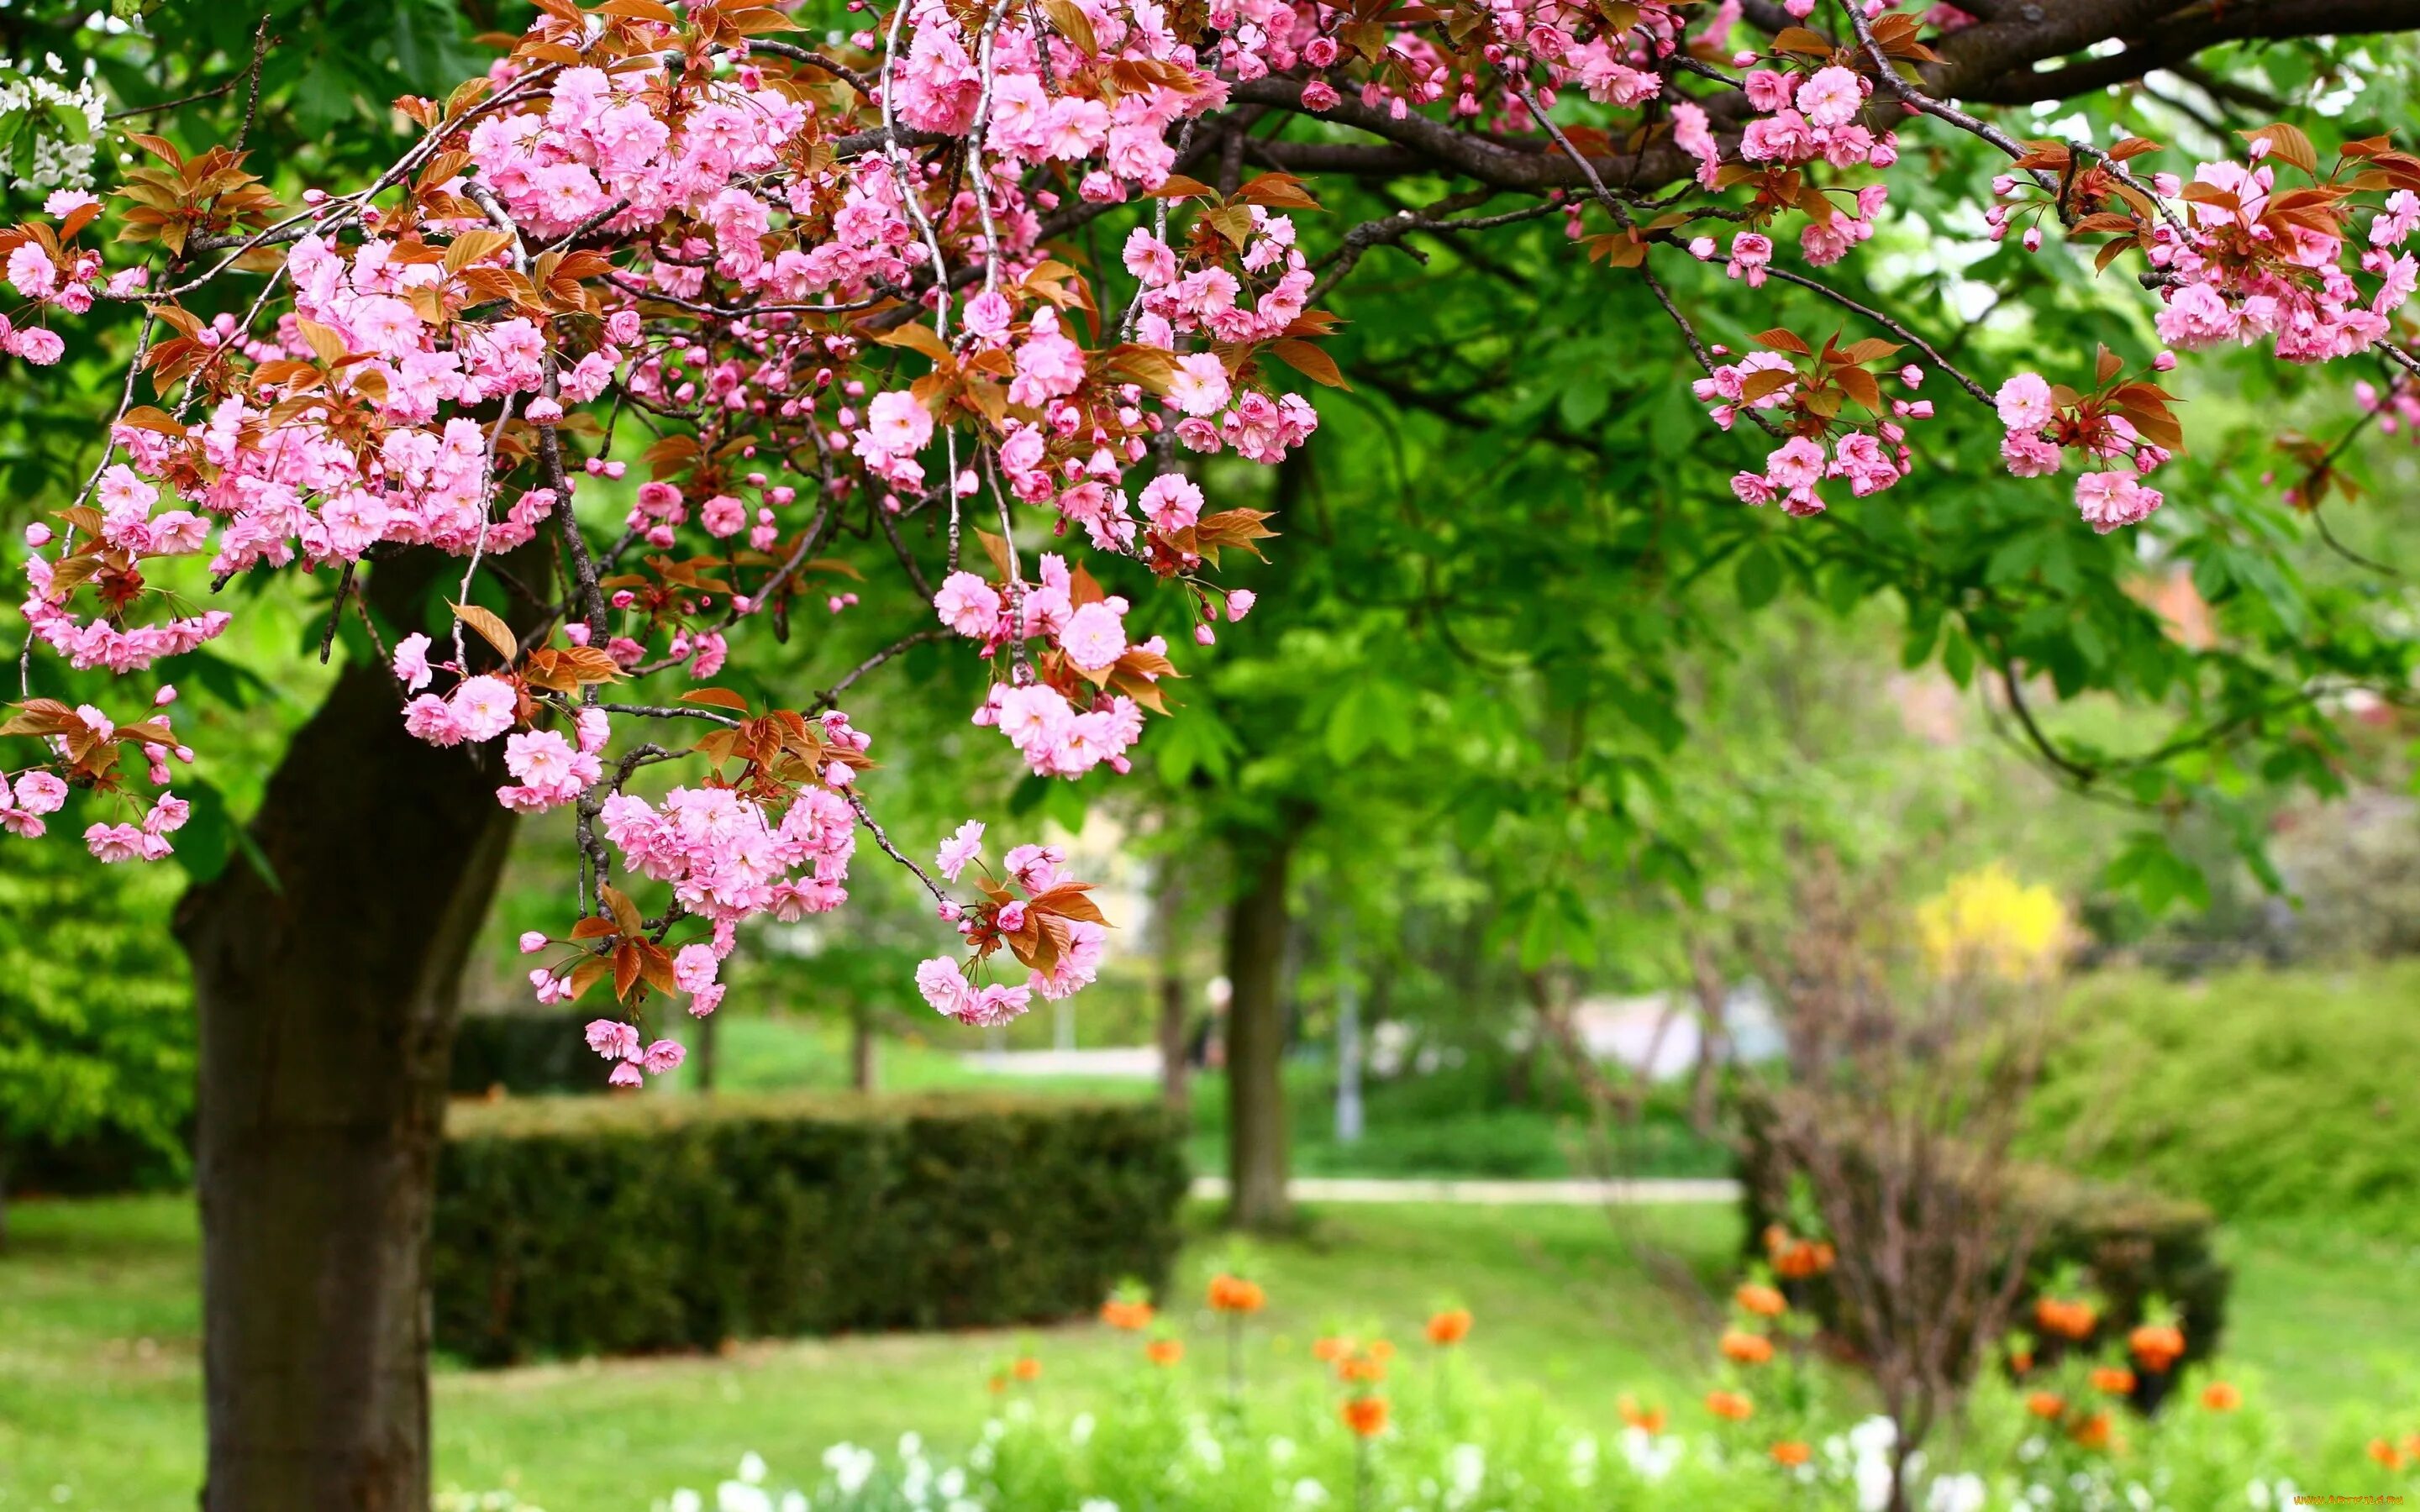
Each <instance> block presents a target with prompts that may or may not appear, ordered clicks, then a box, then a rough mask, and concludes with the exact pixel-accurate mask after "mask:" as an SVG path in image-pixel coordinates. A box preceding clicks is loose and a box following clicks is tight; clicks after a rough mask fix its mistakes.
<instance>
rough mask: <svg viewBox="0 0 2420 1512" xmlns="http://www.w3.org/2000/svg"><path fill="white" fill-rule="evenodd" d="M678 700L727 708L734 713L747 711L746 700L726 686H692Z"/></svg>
mask: <svg viewBox="0 0 2420 1512" xmlns="http://www.w3.org/2000/svg"><path fill="white" fill-rule="evenodd" d="M680 702H683V703H703V704H706V705H708V706H710V707H712V708H717V709H729V710H731V711H732V712H734V713H735V714H746V713H747V712H748V701H747V700H746V699H744V698H742V697H740V696H739V695H738V694H737V693H735V692H733V691H732V690H731V689H729V688H727V687H692V688H690V690H689V691H688V692H686V693H683V694H682V695H681V696H680Z"/></svg>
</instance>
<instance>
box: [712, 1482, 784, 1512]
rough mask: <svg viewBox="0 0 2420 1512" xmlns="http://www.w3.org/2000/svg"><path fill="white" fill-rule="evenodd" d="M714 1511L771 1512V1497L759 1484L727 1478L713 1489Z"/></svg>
mask: <svg viewBox="0 0 2420 1512" xmlns="http://www.w3.org/2000/svg"><path fill="white" fill-rule="evenodd" d="M714 1512H773V1499H772V1497H770V1496H768V1495H767V1494H766V1493H765V1489H764V1488H763V1487H761V1486H751V1485H749V1484H747V1483H746V1482H745V1481H736V1480H727V1481H724V1482H723V1483H722V1484H721V1485H720V1486H717V1487H716V1488H715V1489H714Z"/></svg>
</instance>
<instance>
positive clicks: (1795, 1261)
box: [1773, 1239, 1834, 1281]
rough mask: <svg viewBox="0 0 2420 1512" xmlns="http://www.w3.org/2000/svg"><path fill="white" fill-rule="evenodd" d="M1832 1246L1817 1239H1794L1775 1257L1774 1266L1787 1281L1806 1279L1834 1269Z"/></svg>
mask: <svg viewBox="0 0 2420 1512" xmlns="http://www.w3.org/2000/svg"><path fill="white" fill-rule="evenodd" d="M1833 1259H1834V1254H1833V1250H1832V1246H1831V1245H1829V1244H1826V1243H1823V1242H1820V1241H1817V1240H1807V1239H1800V1240H1792V1242H1791V1243H1790V1245H1789V1246H1788V1247H1787V1248H1785V1249H1783V1250H1782V1251H1781V1253H1779V1254H1778V1255H1776V1256H1775V1257H1773V1268H1774V1270H1775V1271H1776V1272H1777V1273H1779V1274H1780V1276H1781V1278H1782V1279H1783V1280H1785V1281H1804V1280H1806V1279H1807V1277H1809V1276H1817V1275H1822V1274H1823V1273H1824V1272H1826V1271H1828V1270H1830V1269H1832V1261H1833Z"/></svg>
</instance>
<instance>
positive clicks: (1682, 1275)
mask: <svg viewBox="0 0 2420 1512" xmlns="http://www.w3.org/2000/svg"><path fill="white" fill-rule="evenodd" d="M15 1216H16V1225H17V1236H18V1246H17V1248H16V1250H15V1251H13V1252H12V1253H10V1254H9V1255H8V1256H7V1257H0V1508H9V1507H27V1506H37V1505H40V1506H50V1505H68V1506H86V1507H96V1508H107V1509H110V1512H119V1509H138V1508H147V1507H162V1506H170V1505H181V1504H187V1503H189V1502H190V1500H191V1497H192V1494H193V1489H194V1486H195V1484H196V1482H197V1479H198V1475H199V1469H200V1426H199V1417H198V1413H199V1401H200V1361H199V1338H198V1330H199V1311H198V1306H197V1304H196V1301H195V1296H194V1285H195V1279H196V1257H195V1247H194V1211H193V1208H192V1205H191V1203H190V1202H189V1201H187V1200H185V1199H182V1198H173V1197H157V1196H152V1197H125V1198H105V1199H92V1200H85V1201H76V1202H47V1203H34V1204H28V1205H26V1206H24V1207H23V1208H21V1209H19V1210H18V1211H17V1213H16V1215H15ZM1616 1216H1617V1219H1618V1221H1619V1222H1620V1223H1621V1225H1624V1226H1635V1227H1630V1229H1629V1232H1630V1234H1633V1235H1635V1236H1636V1237H1637V1238H1639V1239H1642V1240H1644V1241H1646V1242H1650V1243H1652V1245H1653V1246H1654V1247H1655V1250H1656V1252H1657V1253H1658V1254H1659V1256H1661V1257H1663V1262H1662V1269H1660V1270H1657V1271H1653V1272H1651V1269H1650V1268H1649V1267H1648V1266H1646V1265H1644V1264H1642V1263H1641V1261H1640V1260H1639V1258H1637V1255H1636V1254H1635V1253H1634V1251H1633V1250H1632V1249H1631V1248H1630V1246H1629V1245H1628V1244H1627V1243H1626V1242H1625V1237H1626V1236H1625V1234H1624V1233H1623V1232H1621V1231H1620V1230H1617V1228H1616V1227H1614V1223H1613V1221H1609V1220H1608V1218H1607V1215H1606V1213H1604V1212H1602V1211H1596V1210H1591V1209H1577V1208H1550V1207H1532V1208H1477V1207H1472V1208H1455V1207H1402V1208H1395V1207H1340V1208H1331V1209H1328V1210H1326V1211H1318V1212H1315V1213H1313V1214H1312V1215H1311V1223H1310V1224H1309V1226H1308V1227H1307V1228H1306V1230H1305V1232H1304V1234H1303V1235H1302V1236H1301V1237H1299V1238H1296V1239H1291V1240H1286V1241H1282V1242H1249V1243H1241V1242H1231V1241H1230V1240H1228V1239H1226V1238H1225V1237H1223V1236H1220V1235H1218V1234H1217V1233H1216V1232H1215V1230H1213V1229H1212V1227H1210V1225H1211V1220H1212V1217H1213V1214H1211V1213H1210V1212H1209V1211H1207V1210H1204V1209H1200V1208H1196V1209H1194V1210H1192V1211H1191V1212H1190V1214H1189V1222H1190V1224H1191V1226H1192V1227H1193V1231H1194V1242H1193V1243H1191V1244H1190V1245H1189V1246H1188V1248H1187V1253H1186V1256H1185V1258H1184V1260H1183V1262H1182V1266H1181V1273H1180V1277H1179V1280H1178V1283H1177V1292H1176V1294H1177V1295H1178V1296H1179V1297H1180V1298H1183V1299H1186V1302H1187V1305H1186V1306H1184V1307H1181V1308H1180V1309H1179V1310H1178V1315H1177V1316H1178V1321H1179V1323H1180V1324H1181V1326H1182V1327H1183V1328H1184V1330H1185V1332H1186V1334H1187V1336H1188V1338H1189V1339H1190V1341H1191V1344H1192V1351H1193V1352H1192V1354H1191V1357H1190V1358H1189V1360H1188V1362H1187V1366H1186V1368H1188V1369H1195V1370H1203V1371H1214V1372H1215V1371H1217V1370H1219V1369H1221V1368H1223V1365H1222V1357H1221V1355H1220V1352H1219V1337H1218V1334H1217V1332H1216V1330H1215V1328H1213V1327H1212V1326H1211V1325H1210V1323H1209V1321H1208V1320H1207V1319H1204V1318H1202V1317H1201V1316H1199V1315H1197V1314H1196V1313H1195V1312H1194V1311H1193V1310H1192V1308H1191V1306H1190V1301H1191V1299H1194V1298H1198V1297H1199V1296H1200V1295H1201V1294H1202V1282H1203V1280H1204V1278H1205V1277H1206V1276H1207V1275H1208V1274H1210V1273H1212V1272H1213V1271H1214V1270H1217V1269H1218V1268H1221V1267H1223V1266H1228V1265H1236V1266H1241V1267H1243V1268H1245V1269H1247V1270H1249V1273H1251V1274H1253V1275H1255V1276H1256V1277H1257V1278H1259V1279H1260V1280H1261V1281H1263V1282H1264V1284H1265V1286H1266V1287H1267V1288H1268V1293H1269V1298H1270V1305H1269V1309H1268V1311H1267V1312H1266V1313H1265V1314H1264V1315H1263V1316H1262V1317H1261V1318H1260V1319H1257V1320H1255V1322H1254V1323H1253V1325H1252V1327H1251V1331H1250V1335H1249V1337H1250V1342H1249V1346H1248V1350H1247V1354H1246V1361H1247V1369H1248V1371H1249V1372H1253V1373H1258V1372H1263V1371H1276V1370H1283V1369H1289V1368H1299V1367H1300V1366H1301V1364H1302V1361H1303V1359H1304V1356H1305V1354H1306V1352H1307V1348H1308V1344H1309V1341H1310V1340H1311V1338H1312V1337H1314V1336H1316V1335H1319V1334H1321V1333H1324V1332H1328V1331H1331V1330H1336V1329H1350V1330H1358V1331H1365V1332H1366V1331H1372V1330H1376V1329H1385V1330H1387V1331H1388V1332H1389V1333H1391V1334H1392V1335H1393V1336H1395V1337H1396V1338H1398V1339H1399V1340H1403V1341H1405V1342H1409V1341H1411V1340H1413V1339H1415V1338H1416V1337H1417V1329H1418V1325H1419V1320H1420V1319H1422V1318H1424V1317H1425V1316H1426V1315H1427V1314H1428V1313H1429V1312H1430V1311H1431V1310H1432V1309H1434V1308H1435V1307H1436V1306H1437V1305H1439V1304H1443V1303H1447V1302H1455V1303H1460V1304H1466V1305H1468V1306H1470V1307H1472V1308H1473V1309H1474V1310H1475V1311H1476V1312H1477V1314H1478V1316H1479V1319H1480V1325H1479V1328H1478V1330H1477V1331H1476V1332H1475V1333H1474V1334H1473V1335H1472V1337H1471V1340H1470V1344H1469V1346H1468V1347H1469V1349H1470V1350H1471V1353H1472V1355H1473V1356H1474V1364H1475V1365H1477V1366H1478V1367H1479V1368H1480V1369H1481V1372H1482V1373H1483V1374H1484V1375H1486V1376H1487V1377H1489V1378H1490V1379H1493V1380H1497V1381H1521V1382H1527V1383H1529V1384H1533V1385H1536V1386H1537V1387H1539V1388H1540V1389H1542V1390H1543V1391H1544V1392H1545V1393H1547V1394H1548V1395H1549V1396H1552V1397H1554V1398H1555V1399H1556V1400H1557V1401H1558V1402H1559V1404H1560V1406H1561V1407H1562V1408H1563V1409H1564V1410H1565V1411H1568V1412H1571V1413H1572V1414H1573V1415H1574V1416H1575V1417H1578V1418H1582V1419H1585V1420H1592V1421H1596V1422H1600V1423H1609V1422H1611V1421H1612V1420H1613V1414H1614V1404H1615V1401H1616V1399H1617V1398H1618V1397H1619V1396H1621V1394H1622V1393H1623V1392H1625V1391H1629V1392H1636V1393H1637V1394H1638V1395H1639V1396H1642V1397H1643V1398H1646V1399H1650V1400H1661V1401H1665V1402H1668V1403H1671V1404H1673V1405H1676V1406H1683V1405H1685V1403H1686V1402H1687V1401H1688V1400H1689V1399H1691V1398H1693V1397H1694V1396H1695V1395H1696V1392H1697V1387H1696V1385H1695V1382H1696V1381H1697V1380H1698V1373H1699V1369H1700V1367H1701V1366H1702V1365H1703V1364H1704V1362H1705V1360H1706V1358H1707V1352H1708V1337H1709V1328H1710V1324H1709V1321H1708V1319H1707V1316H1706V1315H1705V1314H1704V1313H1703V1312H1702V1311H1701V1304H1700V1303H1699V1302H1698V1301H1697V1300H1696V1299H1697V1298H1698V1297H1699V1296H1700V1295H1702V1292H1703V1289H1704V1288H1715V1290H1716V1294H1719V1288H1720V1286H1721V1285H1722V1283H1723V1281H1724V1279H1725V1278H1726V1276H1727V1274H1728V1270H1729V1267H1730V1264H1731V1262H1732V1260H1733V1258H1734V1257H1735V1256H1736V1254H1737V1246H1738V1242H1739V1238H1740V1235H1739V1231H1738V1222H1739V1220H1738V1217H1737V1214H1736V1213H1735V1212H1734V1211H1732V1210H1731V1209H1730V1208H1728V1207H1699V1208H1679V1207H1675V1208H1661V1209H1640V1210H1626V1211H1622V1212H1621V1213H1619V1214H1617V1215H1616ZM2229 1258H2230V1259H2231V1260H2232V1262H2233V1263H2234V1264H2235V1265H2236V1266H2237V1267H2238V1277H2239V1280H2238V1288H2237V1293H2236V1303H2235V1309H2234V1317H2233V1319H2232V1324H2231V1326H2232V1328H2233V1330H2234V1334H2233V1338H2232V1344H2231V1347H2230V1350H2229V1355H2230V1358H2231V1359H2232V1360H2234V1361H2237V1362H2242V1363H2245V1364H2249V1365H2255V1366H2257V1368H2258V1370H2259V1372H2260V1374H2261V1376H2262V1377H2263V1379H2264V1380H2265V1381H2266V1382H2267V1383H2268V1387H2269V1389H2270V1390H2272V1391H2273V1393H2274V1394H2275V1396H2276V1397H2277V1399H2278V1400H2279V1402H2280V1403H2281V1405H2283V1406H2285V1407H2286V1408H2287V1409H2288V1412H2289V1413H2290V1415H2291V1417H2292V1420H2293V1422H2294V1424H2295V1427H2296V1428H2297V1431H2298V1432H2300V1433H2302V1434H2304V1436H2305V1437H2306V1438H2314V1437H2316V1435H2318V1434H2319V1433H2320V1432H2321V1431H2322V1430H2323V1429H2324V1427H2326V1425H2327V1423H2328V1421H2329V1420H2330V1418H2331V1417H2333V1416H2334V1414H2335V1412H2336V1411H2337V1410H2338V1409H2339V1408H2341V1407H2343V1406H2346V1405H2348V1404H2356V1403H2357V1404H2378V1403H2381V1402H2396V1401H2399V1400H2402V1399H2404V1397H2403V1396H2402V1392H2404V1391H2408V1388H2409V1383H2410V1380H2411V1372H2412V1367H2413V1366H2414V1365H2415V1364H2420V1316H2416V1315H2415V1313H2414V1311H2413V1309H2412V1307H2411V1306H2410V1303H2411V1300H2412V1298H2413V1297H2414V1296H2420V1250H2415V1249H2412V1248H2410V1247H2398V1246H2396V1245H2393V1244H2390V1243H2387V1242H2347V1241H2346V1240H2345V1239H2344V1238H2343V1236H2341V1235H2338V1234H2335V1233H2332V1232H2329V1231H2325V1230H2318V1229H2301V1228H2284V1227H2258V1228H2248V1229H2244V1230H2241V1231H2238V1232H2235V1233H2233V1234H2231V1235H2230V1236H2229ZM1659 1275H1660V1276H1661V1277H1663V1279H1660V1280H1659V1279H1658V1276H1659ZM1135 1348H1136V1346H1135V1343H1134V1341H1133V1339H1132V1338H1131V1337H1130V1336H1128V1335H1118V1334H1113V1333H1110V1332H1109V1331H1108V1330H1106V1329H1103V1328H1100V1327H1098V1326H1096V1325H1093V1324H1089V1323H1082V1324H1071V1325H1065V1326H1061V1327H1055V1328H1048V1329H1040V1330H1032V1331H1025V1332H998V1333H978V1334H960V1335H946V1334H945V1335H877V1336H865V1337H850V1338H838V1339H826V1340H805V1341H791V1342H766V1343H755V1344H747V1345H741V1346H739V1347H737V1349H735V1350H733V1351H731V1352H730V1353H727V1354H719V1355H710V1356H709V1355H697V1356H675V1357H663V1358H656V1359H644V1360H625V1361H613V1362H596V1361H582V1362H572V1363H566V1364H560V1365H535V1366H528V1367H523V1368H519V1369H512V1370H501V1371H491V1372H474V1371H470V1370H463V1369H458V1368H442V1369H441V1370H440V1372H439V1374H438V1377H437V1381H436V1432H437V1467H438V1476H439V1480H440V1483H441V1484H448V1483H450V1484H454V1485H458V1486H462V1487H466V1488H473V1489H491V1488H496V1487H512V1488H514V1489H518V1490H520V1492H521V1493H522V1494H523V1495H524V1496H526V1497H528V1498H530V1499H532V1500H534V1501H535V1502H536V1503H537V1504H540V1505H543V1506H547V1507H549V1508H551V1509H553V1512H566V1509H569V1512H588V1509H592V1508H593V1509H597V1512H616V1509H620V1508H626V1507H627V1508H633V1509H635V1508H639V1507H643V1506H644V1505H645V1504H647V1502H648V1500H649V1499H650V1498H651V1497H656V1496H661V1495H662V1494H664V1493H665V1492H666V1491H667V1490H668V1489H670V1488H671V1487H673V1486H675V1485H679V1484H684V1483H685V1484H689V1485H699V1484H702V1483H703V1482H705V1481H706V1480H707V1479H708V1478H709V1477H712V1476H716V1475H719V1474H721V1473H726V1472H727V1470H728V1468H729V1466H731V1465H732V1464H733V1463H735V1462H736V1461H737V1458H738V1457H739V1456H740V1454H741V1453H743V1452H744V1451H746V1450H750V1449H754V1450H757V1451H758V1452H760V1453H762V1454H764V1455H765V1456H766V1457H767V1458H769V1459H771V1460H772V1461H773V1462H774V1463H775V1464H777V1465H780V1466H783V1467H791V1468H795V1469H797V1470H799V1471H801V1472H803V1471H804V1470H805V1469H806V1468H807V1467H809V1466H811V1465H812V1464H813V1463H814V1459H815V1457H816V1456H817V1455H818V1454H820V1452H821V1451H822V1449H823V1448H824V1447H825V1446H826V1445H828V1444H830V1443H834V1442H837V1441H840V1440H850V1441H853V1442H857V1443H890V1442H891V1441H892V1439H894V1438H895V1437H896V1436H897V1435H898V1434H899V1433H900V1432H901V1431H902V1430H904V1429H907V1428H914V1429H916V1430H917V1431H919V1432H921V1433H923V1435H924V1436H925V1437H926V1438H927V1439H928V1440H930V1441H933V1442H935V1443H939V1444H940V1445H942V1446H944V1447H949V1446H955V1445H961V1444H963V1443H965V1442H966V1440H967V1439H968V1437H969V1436H970V1434H971V1433H972V1432H973V1431H974V1429H975V1427H977V1426H978V1425H979V1423H980V1422H981V1420H982V1418H983V1416H984V1414H985V1411H986V1410H987V1408H988V1406H989V1402H990V1398H989V1397H988V1396H987V1394H986V1390H985V1379H986V1378H987V1377H988V1375H989V1374H990V1373H991V1372H992V1371H993V1370H994V1369H996V1368H998V1367H999V1366H1000V1365H1001V1364H1003V1363H1004V1362H1006V1361H1007V1360H1008V1359H1010V1358H1011V1357H1012V1356H1013V1355H1015V1354H1016V1353H1017V1352H1019V1351H1021V1350H1031V1351H1032V1353H1034V1354H1035V1355H1036V1356H1037V1357H1038V1358H1040V1359H1041V1360H1042V1361H1043V1363H1044V1367H1045V1377H1044V1381H1043V1385H1042V1389H1043V1390H1045V1391H1047V1393H1048V1395H1049V1396H1050V1398H1051V1399H1052V1400H1053V1401H1054V1402H1057V1403H1062V1404H1064V1405H1067V1406H1069V1407H1071V1408H1072V1407H1078V1406H1085V1405H1093V1404H1098V1403H1101V1402H1103V1401H1105V1400H1107V1399H1108V1398H1109V1396H1111V1395H1112V1394H1113V1393H1116V1392H1118V1391H1120V1390H1121V1389H1122V1387H1123V1385H1124V1383H1125V1381H1128V1380H1129V1378H1130V1372H1131V1371H1133V1370H1134V1369H1135V1368H1136V1366H1135V1365H1134V1350H1135ZM57 1487H65V1488H68V1492H67V1496H66V1499H65V1500H64V1501H57V1500H54V1497H55V1494H56V1493H55V1492H54V1488H57Z"/></svg>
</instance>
